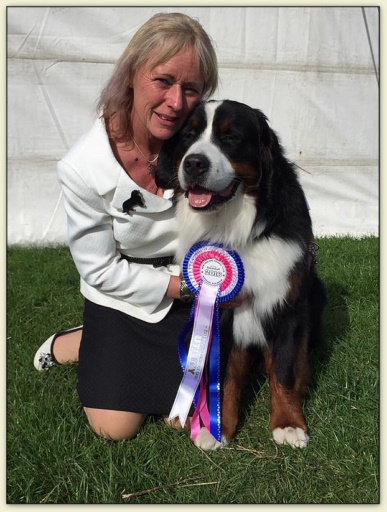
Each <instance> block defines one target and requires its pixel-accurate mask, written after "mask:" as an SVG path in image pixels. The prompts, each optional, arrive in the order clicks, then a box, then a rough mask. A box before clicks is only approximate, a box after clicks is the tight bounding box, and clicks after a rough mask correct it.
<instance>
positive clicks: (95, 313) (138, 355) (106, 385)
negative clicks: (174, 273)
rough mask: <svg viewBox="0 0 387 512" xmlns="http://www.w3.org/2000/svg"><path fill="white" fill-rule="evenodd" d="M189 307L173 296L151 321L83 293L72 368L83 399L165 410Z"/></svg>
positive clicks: (176, 379) (105, 405)
mask: <svg viewBox="0 0 387 512" xmlns="http://www.w3.org/2000/svg"><path fill="white" fill-rule="evenodd" d="M190 310H191V305H190V304H185V303H183V302H181V301H178V300H176V301H174V304H173V306H172V308H171V310H170V311H169V313H168V314H167V316H166V317H165V318H164V319H163V320H161V321H160V322H158V323H152V324H151V323H147V322H144V321H142V320H138V319H136V318H133V317H131V316H129V315H126V314H125V313H122V312H121V311H117V310H114V309H111V308H107V307H104V306H99V305H97V304H94V303H93V302H90V301H89V300H87V299H86V300H85V309H84V318H83V334H82V340H81V346H80V351H79V363H78V370H77V371H78V386H77V390H78V394H79V397H80V400H81V403H82V405H83V406H84V407H92V408H97V409H110V410H118V411H131V412H139V413H146V414H157V415H158V414H160V415H168V414H169V412H170V410H171V408H172V405H173V402H174V400H175V396H176V393H177V390H178V388H179V385H180V382H181V379H182V377H183V372H182V369H181V366H180V361H179V356H178V348H177V347H178V338H179V335H180V333H181V332H182V330H183V328H184V326H185V325H186V323H187V321H188V319H189V315H190ZM227 313H229V311H227V310H222V311H221V322H220V324H221V335H220V337H221V338H220V339H221V379H222V380H223V378H224V374H225V368H226V364H227V357H228V353H229V350H230V347H231V344H232V334H231V333H232V318H231V316H230V315H228V314H227ZM187 342H189V336H188V337H187ZM191 412H192V411H191Z"/></svg>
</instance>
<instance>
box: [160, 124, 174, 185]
mask: <svg viewBox="0 0 387 512" xmlns="http://www.w3.org/2000/svg"><path fill="white" fill-rule="evenodd" d="M177 143H178V134H176V135H174V136H173V137H172V138H170V139H169V140H167V141H165V142H164V144H163V147H162V148H161V151H160V154H159V158H158V160H157V167H156V171H155V183H156V185H157V186H158V187H159V188H164V189H171V188H175V187H176V185H177V168H176V161H175V158H174V155H175V152H176V145H177Z"/></svg>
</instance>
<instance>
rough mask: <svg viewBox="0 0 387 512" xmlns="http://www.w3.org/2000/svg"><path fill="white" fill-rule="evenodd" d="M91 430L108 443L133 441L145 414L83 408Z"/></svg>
mask: <svg viewBox="0 0 387 512" xmlns="http://www.w3.org/2000/svg"><path fill="white" fill-rule="evenodd" d="M84 410H85V413H86V416H87V419H88V420H89V423H90V426H91V427H92V429H93V430H94V431H95V432H96V433H97V434H98V435H100V436H102V437H105V438H106V439H109V440H110V441H122V440H124V439H133V437H136V435H137V434H138V432H139V430H140V428H141V426H142V425H143V423H144V421H145V419H146V414H140V413H135V412H126V411H113V410H109V409H93V408H90V407H84Z"/></svg>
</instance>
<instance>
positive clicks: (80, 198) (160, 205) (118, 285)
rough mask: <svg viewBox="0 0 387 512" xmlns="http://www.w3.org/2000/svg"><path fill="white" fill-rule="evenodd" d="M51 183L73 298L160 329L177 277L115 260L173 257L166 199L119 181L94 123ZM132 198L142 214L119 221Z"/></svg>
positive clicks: (123, 178) (100, 127)
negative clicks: (74, 281)
mask: <svg viewBox="0 0 387 512" xmlns="http://www.w3.org/2000/svg"><path fill="white" fill-rule="evenodd" d="M58 178H59V181H60V184H61V186H62V189H63V193H64V197H65V210H66V214H67V221H68V236H69V246H70V251H71V254H72V257H73V259H74V262H75V265H76V267H77V269H78V272H79V274H80V277H81V293H82V294H83V295H84V296H85V297H86V298H87V299H89V300H91V301H93V302H95V303H96V304H100V305H102V306H107V307H110V308H114V309H117V310H119V311H122V312H124V313H127V314H128V315H131V316H134V317H136V318H139V319H141V320H144V321H146V322H152V323H153V322H158V321H160V320H161V319H162V318H164V316H165V315H166V314H167V312H168V311H169V309H170V308H171V305H172V302H173V300H172V299H169V298H166V297H165V296H164V295H165V292H166V290H167V287H168V284H169V279H170V275H171V274H172V275H179V273H180V267H179V266H178V265H168V267H159V268H154V267H153V266H152V265H144V264H138V263H129V262H128V261H126V260H123V259H121V257H120V255H121V254H125V255H127V256H133V257H137V258H151V257H161V256H172V255H173V254H174V252H175V249H176V236H177V225H176V221H175V211H174V207H173V204H172V191H171V190H169V191H166V192H165V193H164V197H159V196H156V195H154V194H151V193H150V192H148V191H146V190H145V189H142V188H141V187H139V186H138V185H137V184H136V183H135V182H134V181H133V180H132V179H131V178H130V177H129V176H128V175H127V174H126V172H125V171H124V169H123V168H122V167H121V165H120V164H119V163H118V161H117V160H116V158H115V157H114V154H113V151H112V149H111V147H110V143H109V140H108V136H107V133H106V129H105V123H104V120H103V119H102V118H99V119H97V120H96V121H95V123H94V125H93V127H92V128H91V130H90V131H89V132H88V133H86V134H85V135H83V136H82V137H81V138H80V139H79V140H78V142H76V143H75V145H74V146H73V147H72V148H71V149H70V151H69V152H68V153H67V155H66V156H65V157H64V158H63V159H62V160H61V161H60V162H59V163H58ZM133 190H139V191H140V192H141V194H142V197H143V200H144V206H143V207H141V206H135V208H134V211H132V212H131V213H130V214H126V213H124V212H123V209H122V204H123V203H124V202H125V201H126V200H127V199H129V198H130V197H131V193H132V192H133Z"/></svg>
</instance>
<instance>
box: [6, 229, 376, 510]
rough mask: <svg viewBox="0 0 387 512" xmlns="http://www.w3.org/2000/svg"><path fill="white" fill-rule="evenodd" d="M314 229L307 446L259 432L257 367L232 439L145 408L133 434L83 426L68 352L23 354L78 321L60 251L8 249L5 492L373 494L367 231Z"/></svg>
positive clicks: (199, 496) (316, 497) (111, 499)
mask: <svg viewBox="0 0 387 512" xmlns="http://www.w3.org/2000/svg"><path fill="white" fill-rule="evenodd" d="M318 243H319V246H320V250H319V253H318V256H319V264H318V269H319V273H320V275H321V277H322V278H323V280H324V283H325V286H326V288H327V291H328V296H329V305H328V307H327V309H326V312H325V316H324V325H325V332H326V339H327V346H326V348H324V349H323V350H320V351H318V352H315V353H313V354H312V365H313V375H314V379H313V383H312V386H311V390H310V394H309V397H308V399H307V401H306V404H305V412H306V416H307V421H308V424H309V428H310V432H311V441H310V444H309V446H308V447H307V448H306V449H305V450H297V449H292V448H290V447H288V446H284V447H278V446H277V445H275V443H274V442H273V441H272V438H271V433H270V431H269V426H268V420H269V396H268V395H269V393H268V385H267V383H266V382H265V381H262V380H260V381H259V382H258V383H255V384H254V386H253V389H252V392H251V393H250V394H249V398H248V399H247V400H246V409H245V413H244V415H243V421H242V423H241V425H240V428H239V429H238V432H237V436H236V438H235V440H234V441H233V442H232V443H231V445H230V446H229V447H228V448H226V449H224V450H218V451H216V452H206V453H204V452H202V451H200V450H198V449H197V448H196V447H195V446H194V445H193V444H192V442H191V441H190V439H189V434H188V433H187V432H186V431H176V430H172V429H170V428H168V427H166V426H165V425H164V423H163V422H162V421H161V420H160V419H157V418H150V419H149V420H148V422H147V423H146V425H145V427H144V428H143V430H142V431H141V432H140V434H139V435H138V436H137V438H136V439H134V440H133V441H127V442H118V443H115V442H109V441H106V440H104V439H102V438H99V437H98V436H96V435H95V434H93V432H92V430H91V429H90V427H89V426H88V424H87V422H86V420H85V417H84V414H83V411H82V408H81V406H80V404H79V401H78V396H77V393H76V368H75V366H62V367H59V368H56V369H55V370H53V371H51V372H47V373H40V372H37V371H36V370H34V368H33V364H32V360H33V356H34V354H35V351H36V350H37V348H38V346H39V344H40V343H41V342H42V341H43V340H44V339H46V338H47V337H48V336H49V335H50V334H52V333H53V332H56V331H57V330H59V329H64V328H68V327H71V326H75V325H78V324H80V323H82V307H83V301H82V297H81V296H80V294H79V291H78V290H79V283H78V276H77V273H76V270H75V268H74V265H73V263H72V260H71V257H70V254H69V251H68V249H67V248H63V247H60V248H45V249H23V248H11V249H9V250H8V260H7V281H8V282H7V295H8V297H7V399H8V405H7V503H13V504H17V503H33V504H39V503H42V504H43V503H51V504H53V503H101V504H102V503H103V504H109V503H112V504H113V503H130V504H132V503H133V504H144V503H148V504H191V503H195V504H235V503H240V504H248V503H250V504H251V503H257V504H259V503H261V504H262V503H267V504H273V503H274V504H275V503H277V504H282V503H284V504H296V503H313V504H323V503H324V504H333V503H339V504H345V503H347V504H367V503H370V504H371V503H378V502H379V325H378V322H379V289H378V283H379V275H378V271H379V239H378V238H364V239H361V240H355V239H351V238H329V239H321V240H319V241H318ZM129 494H131V495H132V496H129V497H128V496H126V495H129Z"/></svg>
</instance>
